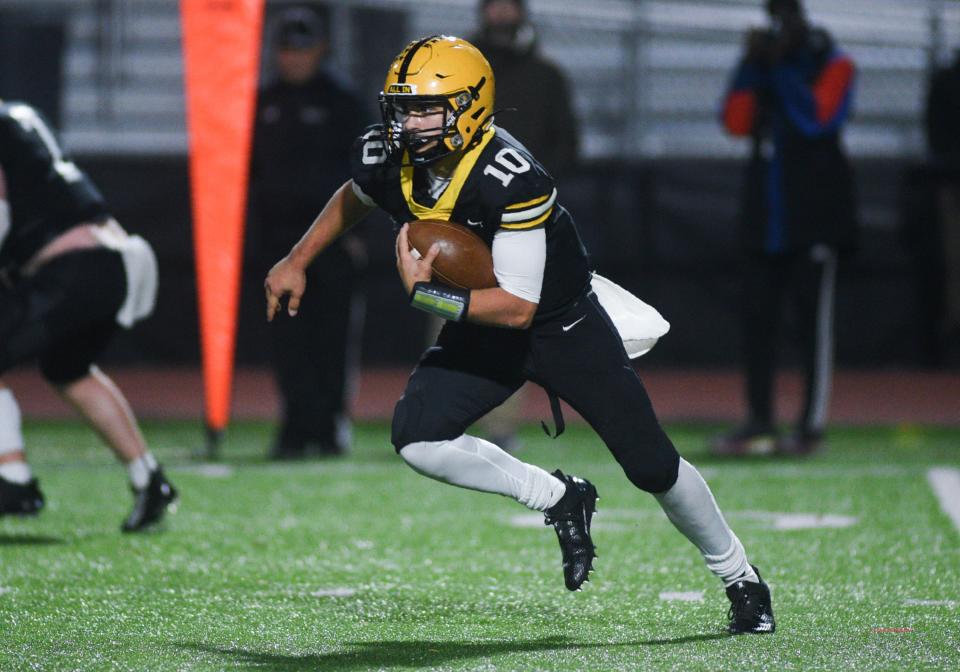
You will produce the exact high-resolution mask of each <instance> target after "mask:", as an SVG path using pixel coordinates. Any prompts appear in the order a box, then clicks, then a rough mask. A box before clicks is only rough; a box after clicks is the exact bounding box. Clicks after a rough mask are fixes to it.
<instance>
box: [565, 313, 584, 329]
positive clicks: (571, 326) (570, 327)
mask: <svg viewBox="0 0 960 672" xmlns="http://www.w3.org/2000/svg"><path fill="white" fill-rule="evenodd" d="M585 319H587V316H586V315H584V316H583V317H581V318H580V319H579V320H577V321H576V322H574V323H573V324H568V325H566V326H565V327H564V328H563V330H564V331H570V330H571V329H573V328H574V327H575V326H577V325H578V324H580V323H581V322H583V321H584V320H585Z"/></svg>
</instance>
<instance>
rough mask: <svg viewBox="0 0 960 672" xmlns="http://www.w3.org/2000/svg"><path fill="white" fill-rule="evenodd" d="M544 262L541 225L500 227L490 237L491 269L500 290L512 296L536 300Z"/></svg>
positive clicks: (543, 236)
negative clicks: (491, 243)
mask: <svg viewBox="0 0 960 672" xmlns="http://www.w3.org/2000/svg"><path fill="white" fill-rule="evenodd" d="M546 262H547V233H546V231H545V230H544V229H543V228H537V229H530V230H526V231H524V230H520V231H509V230H504V229H501V230H499V231H497V234H496V235H495V236H494V237H493V272H494V274H495V275H496V276H497V282H498V283H500V289H502V290H504V291H506V292H509V293H511V294H513V295H514V296H517V297H519V298H521V299H524V300H525V301H529V302H531V303H537V304H539V303H540V290H541V289H542V287H543V269H544V266H545V265H546Z"/></svg>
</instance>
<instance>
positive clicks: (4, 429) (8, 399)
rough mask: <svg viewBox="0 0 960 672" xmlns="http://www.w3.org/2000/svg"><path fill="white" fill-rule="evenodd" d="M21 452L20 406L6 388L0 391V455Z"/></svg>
mask: <svg viewBox="0 0 960 672" xmlns="http://www.w3.org/2000/svg"><path fill="white" fill-rule="evenodd" d="M21 450H23V428H22V426H21V419H20V406H19V405H18V404H17V399H16V397H14V396H13V392H11V391H10V390H9V389H7V388H3V389H0V455H7V454H9V453H16V452H19V451H21Z"/></svg>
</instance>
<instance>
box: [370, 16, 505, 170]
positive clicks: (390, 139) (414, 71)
mask: <svg viewBox="0 0 960 672" xmlns="http://www.w3.org/2000/svg"><path fill="white" fill-rule="evenodd" d="M493 103H494V81H493V69H492V68H491V67H490V64H489V63H488V62H487V59H486V58H484V56H483V54H481V53H480V50H479V49H477V48H476V47H475V46H473V45H472V44H470V43H469V42H467V41H466V40H463V39H460V38H459V37H453V36H450V35H431V36H430V37H425V38H423V39H422V40H416V41H414V42H411V43H410V44H408V45H407V46H406V48H404V50H403V51H401V52H400V54H399V55H398V56H397V57H396V58H395V59H394V60H393V63H391V64H390V69H389V70H388V71H387V79H386V81H385V82H384V84H383V91H382V92H381V93H380V110H381V113H382V114H383V125H384V130H385V133H386V140H387V142H386V145H387V148H388V149H390V150H396V149H401V150H403V149H406V150H409V151H408V153H409V158H410V161H411V162H413V163H414V164H415V165H423V164H427V163H431V162H433V161H436V160H437V159H439V158H442V157H444V156H446V155H448V154H450V153H451V152H455V151H458V150H461V149H464V148H467V147H469V146H470V145H471V144H472V143H473V142H474V140H476V139H478V138H479V137H480V136H482V135H483V131H485V130H486V129H487V128H489V127H490V125H491V124H492V123H493ZM433 106H441V107H443V110H444V121H443V125H442V127H439V128H434V129H426V130H418V131H409V130H404V124H403V119H404V116H405V115H406V113H407V111H408V110H410V109H415V108H420V109H423V108H428V107H433ZM436 140H439V142H438V143H437V146H436V147H435V148H433V149H431V150H429V151H427V152H422V151H421V152H419V153H418V152H417V151H416V150H417V149H420V148H422V147H423V146H424V145H426V144H429V143H430V142H433V141H436Z"/></svg>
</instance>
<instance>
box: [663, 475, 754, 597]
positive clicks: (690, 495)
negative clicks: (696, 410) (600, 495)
mask: <svg viewBox="0 0 960 672" xmlns="http://www.w3.org/2000/svg"><path fill="white" fill-rule="evenodd" d="M654 497H656V498H657V501H658V502H660V506H661V507H663V511H664V513H666V514H667V518H669V519H670V522H671V523H673V525H674V527H676V528H677V529H678V530H680V532H681V533H683V535H684V536H685V537H686V538H687V539H689V540H690V541H691V542H693V544H694V545H695V546H696V547H697V548H698V549H700V553H702V554H703V559H704V560H706V562H707V567H708V568H709V569H710V571H711V572H713V573H714V574H716V575H717V576H718V577H720V578H721V579H722V580H723V582H724V583H725V584H730V583H732V582H733V581H734V580H737V579H739V578H742V577H743V576H747V577H748V578H750V577H751V576H755V574H754V572H753V569H752V568H751V567H750V563H749V562H748V561H747V554H746V552H745V551H744V549H743V544H741V543H740V540H739V539H737V535H735V534H734V533H733V530H731V529H730V526H729V525H727V521H726V520H724V518H723V514H722V513H720V509H719V508H717V502H716V500H715V499H714V498H713V493H712V492H710V488H709V487H708V486H707V483H706V481H704V480H703V477H702V476H700V472H698V471H697V470H696V469H695V468H694V466H693V465H692V464H690V463H689V462H687V461H686V460H684V459H682V458H681V459H680V472H679V475H678V476H677V482H676V483H675V484H674V486H673V487H672V488H670V489H669V490H667V491H666V492H664V493H662V494H659V495H654Z"/></svg>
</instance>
